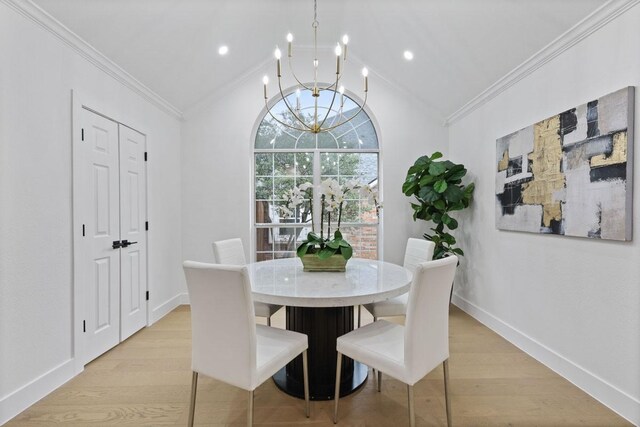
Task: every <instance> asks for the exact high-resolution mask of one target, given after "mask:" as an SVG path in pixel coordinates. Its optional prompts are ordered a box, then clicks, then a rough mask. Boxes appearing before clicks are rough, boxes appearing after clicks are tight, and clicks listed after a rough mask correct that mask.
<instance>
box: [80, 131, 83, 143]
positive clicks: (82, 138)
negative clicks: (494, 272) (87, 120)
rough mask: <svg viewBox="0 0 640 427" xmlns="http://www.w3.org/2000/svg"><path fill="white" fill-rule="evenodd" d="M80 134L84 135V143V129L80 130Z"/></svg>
mask: <svg viewBox="0 0 640 427" xmlns="http://www.w3.org/2000/svg"><path fill="white" fill-rule="evenodd" d="M80 133H81V134H82V140H83V141H84V128H82V129H81V130H80Z"/></svg>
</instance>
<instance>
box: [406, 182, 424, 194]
mask: <svg viewBox="0 0 640 427" xmlns="http://www.w3.org/2000/svg"><path fill="white" fill-rule="evenodd" d="M419 188H420V185H418V183H417V182H415V181H413V182H408V181H406V182H405V183H404V184H402V193H404V194H405V195H406V196H411V195H412V194H414V193H415V192H416V191H417V190H418V189H419Z"/></svg>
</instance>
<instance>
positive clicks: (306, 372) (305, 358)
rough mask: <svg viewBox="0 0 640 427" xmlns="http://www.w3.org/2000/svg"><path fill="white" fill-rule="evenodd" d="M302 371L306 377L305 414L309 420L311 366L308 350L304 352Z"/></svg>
mask: <svg viewBox="0 0 640 427" xmlns="http://www.w3.org/2000/svg"><path fill="white" fill-rule="evenodd" d="M302 370H303V375H304V406H305V408H304V414H305V415H306V416H307V418H309V415H310V412H311V408H310V404H309V364H308V362H307V350H305V351H303V352H302Z"/></svg>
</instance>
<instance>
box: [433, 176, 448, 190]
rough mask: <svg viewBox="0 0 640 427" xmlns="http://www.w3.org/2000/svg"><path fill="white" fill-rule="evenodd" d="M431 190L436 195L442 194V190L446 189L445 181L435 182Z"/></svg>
mask: <svg viewBox="0 0 640 427" xmlns="http://www.w3.org/2000/svg"><path fill="white" fill-rule="evenodd" d="M433 189H434V190H436V191H437V192H438V193H444V190H446V189H447V181H445V180H443V179H441V180H439V181H436V183H435V184H433Z"/></svg>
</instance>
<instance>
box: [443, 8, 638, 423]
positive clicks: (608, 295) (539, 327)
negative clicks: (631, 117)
mask: <svg viewBox="0 0 640 427" xmlns="http://www.w3.org/2000/svg"><path fill="white" fill-rule="evenodd" d="M638 23H640V6H637V5H636V6H635V7H633V8H632V9H630V10H629V11H627V12H626V13H625V14H624V15H622V16H621V17H619V18H617V19H615V20H614V21H612V22H610V23H608V24H607V25H606V26H605V27H603V28H601V29H599V30H598V31H597V32H595V33H593V34H592V35H590V36H589V37H588V38H586V39H585V40H583V41H581V42H580V43H579V44H577V45H575V46H573V47H572V48H570V49H569V50H568V51H566V52H564V53H563V54H561V55H560V56H559V57H556V58H555V59H553V60H552V61H551V62H549V63H547V64H545V65H544V66H542V67H541V68H540V69H538V70H537V71H535V72H534V73H533V74H531V75H529V76H528V77H526V78H525V79H523V80H521V81H520V82H518V83H517V84H515V85H514V86H512V87H511V88H509V89H508V90H506V91H505V92H503V93H501V94H500V95H498V96H497V97H496V98H494V99H492V100H491V101H489V102H488V103H487V104H485V105H484V106H482V107H480V108H479V109H477V110H476V111H474V112H473V113H471V114H470V115H468V116H467V117H464V118H463V119H461V120H459V121H458V122H456V123H455V124H453V125H452V126H451V127H450V131H449V138H450V152H451V157H452V158H453V159H454V161H457V162H462V163H464V164H465V165H467V167H468V168H469V170H470V173H471V178H472V179H474V180H475V182H476V186H477V187H476V188H477V189H476V193H475V196H474V198H475V200H474V203H473V207H472V209H471V210H470V211H469V212H468V213H466V214H464V215H463V219H462V220H461V221H460V222H461V224H462V228H461V231H460V232H459V233H458V235H459V236H460V240H461V242H462V245H463V248H464V250H465V253H466V255H467V256H466V257H465V259H464V262H463V263H462V265H461V271H460V273H459V276H458V278H457V280H456V285H455V299H454V301H455V302H456V303H457V304H458V305H460V306H462V307H463V308H464V309H465V310H467V311H469V312H470V313H472V314H473V315H474V316H476V317H478V318H479V319H480V320H481V321H483V322H484V323H486V324H488V325H489V326H490V327H492V328H494V329H495V330H497V331H498V332H500V333H501V334H503V335H504V336H506V337H507V338H508V339H509V340H511V341H512V342H514V343H516V344H517V345H519V346H520V347H522V348H523V349H525V350H526V351H528V352H529V353H530V354H532V355H533V356H534V357H536V358H538V359H539V360H542V361H543V362H544V363H546V364H547V365H548V366H550V367H551V368H553V369H554V370H556V371H558V372H560V373H561V374H562V375H564V376H565V377H567V378H568V379H569V380H571V381H572V382H574V383H575V384H577V385H578V386H580V387H582V388H583V389H584V390H586V391H587V392H588V393H590V394H592V395H593V396H595V397H596V398H598V399H599V400H601V401H602V402H604V403H605V404H606V405H608V406H610V407H611V408H613V409H614V410H616V411H617V412H618V413H620V414H622V415H623V416H625V417H626V418H627V419H629V420H631V421H632V422H634V423H636V424H640V309H639V308H640V242H639V241H638V238H639V234H638V229H639V228H640V222H639V221H638V220H639V218H640V192H639V189H640V183H638V182H637V181H638V180H637V179H636V182H637V183H636V186H635V189H634V196H633V197H634V214H633V219H634V221H633V222H634V223H635V231H634V237H633V241H632V242H627V243H621V242H612V241H596V240H590V239H580V238H570V237H562V236H549V235H537V234H526V233H517V232H506V231H498V230H496V228H495V225H494V224H495V208H494V206H495V202H494V200H495V167H496V165H495V149H496V148H495V147H496V139H497V138H499V137H501V136H504V135H506V134H509V133H511V132H514V131H516V130H518V129H521V128H523V127H525V126H528V125H530V124H532V123H534V122H537V121H539V120H542V119H544V118H547V117H549V116H551V115H553V114H556V113H559V112H561V111H564V110H566V109H568V108H571V107H574V106H577V105H579V104H583V103H585V102H586V101H589V100H592V99H595V98H598V97H600V96H602V95H605V94H608V93H610V92H613V91H615V90H618V89H620V88H623V87H626V86H636V106H635V109H636V114H635V121H636V135H637V134H638V133H637V132H638V129H640V116H639V113H640V102H639V101H640V93H639V92H638V89H637V87H638V86H640V55H639V54H638V48H639V47H640V26H639V25H638ZM637 140H638V137H636V142H637ZM634 157H635V158H634V161H635V164H636V166H635V169H636V178H637V177H638V176H639V174H638V173H637V170H638V165H640V149H638V146H637V145H636V150H635V156H634Z"/></svg>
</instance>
